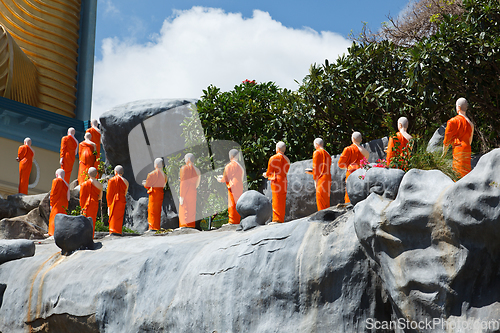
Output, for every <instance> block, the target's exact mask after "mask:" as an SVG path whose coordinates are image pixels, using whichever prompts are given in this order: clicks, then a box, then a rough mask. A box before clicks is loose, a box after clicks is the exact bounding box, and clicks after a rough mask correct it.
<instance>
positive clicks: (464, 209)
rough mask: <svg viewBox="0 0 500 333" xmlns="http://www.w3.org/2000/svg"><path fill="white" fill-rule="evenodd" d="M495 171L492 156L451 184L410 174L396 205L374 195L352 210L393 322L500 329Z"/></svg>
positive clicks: (497, 155) (499, 178)
mask: <svg viewBox="0 0 500 333" xmlns="http://www.w3.org/2000/svg"><path fill="white" fill-rule="evenodd" d="M499 165H500V149H496V150H494V151H492V152H490V153H488V154H486V155H484V156H483V157H482V158H481V160H480V161H479V163H478V165H477V167H476V168H475V169H474V170H473V171H472V172H471V173H469V174H468V175H467V176H465V177H464V178H462V179H461V180H460V181H458V182H456V183H454V182H453V181H452V180H451V179H449V178H448V177H447V176H445V175H444V174H443V173H441V172H440V171H421V170H410V171H409V172H408V173H407V174H406V175H405V176H404V177H403V180H402V182H401V185H400V188H399V192H398V195H397V197H396V199H395V200H388V199H386V198H383V197H381V196H379V195H376V194H374V193H372V194H371V195H370V196H369V197H368V198H367V199H366V200H364V201H361V202H360V203H358V204H357V205H356V206H355V207H354V211H355V219H354V222H355V229H356V234H357V235H358V237H359V239H360V240H361V243H362V244H363V246H364V247H365V249H366V251H367V253H368V255H369V257H370V258H371V260H373V261H374V262H376V265H377V266H378V268H377V271H378V274H379V276H380V278H381V280H382V282H383V289H384V290H386V291H387V293H388V295H389V297H390V299H391V302H392V304H393V307H394V309H395V311H396V313H397V314H398V317H402V318H404V319H408V320H410V321H415V322H421V321H426V320H427V321H432V320H433V319H434V318H438V319H439V318H442V319H446V323H447V325H448V324H449V325H452V324H455V325H456V324H457V323H458V325H462V326H460V327H463V325H467V323H468V321H471V320H472V321H473V320H478V321H484V322H489V321H492V320H496V321H497V322H496V324H499V322H498V319H499V318H498V313H500V303H499V300H500V282H499V281H500V271H499V269H498V268H499V267H500V259H499V258H500V256H499V254H500V253H499V251H500V245H499V243H498V241H497V240H498V238H499V237H500V229H499V228H498V225H499V223H500V204H499V201H500V185H497V184H500V174H499V173H498V170H499V169H498V166H499ZM496 324H495V325H496ZM443 326H444V327H445V328H446V325H442V326H439V327H434V330H422V331H425V332H430V331H432V332H444V331H446V329H443V328H442V327H443ZM498 330H499V328H498V327H497V329H496V330H493V329H491V330H483V331H488V332H493V331H495V332H497V331H498ZM448 331H449V330H448ZM454 331H456V330H454ZM462 331H463V332H472V331H474V332H480V331H481V330H471V329H465V330H462ZM483 331H481V332H483Z"/></svg>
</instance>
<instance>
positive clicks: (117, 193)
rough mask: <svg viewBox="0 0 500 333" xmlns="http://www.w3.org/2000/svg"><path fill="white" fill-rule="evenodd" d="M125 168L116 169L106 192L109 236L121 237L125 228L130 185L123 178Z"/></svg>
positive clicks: (118, 166)
mask: <svg viewBox="0 0 500 333" xmlns="http://www.w3.org/2000/svg"><path fill="white" fill-rule="evenodd" d="M123 172H124V170H123V167H122V166H121V165H117V166H116V167H115V176H114V177H112V178H110V179H109V180H108V188H107V190H106V201H107V203H108V216H109V234H110V235H111V234H115V235H121V234H122V228H123V216H124V215H125V206H126V204H127V200H126V195H127V191H128V186H129V183H128V181H127V180H126V179H125V178H123Z"/></svg>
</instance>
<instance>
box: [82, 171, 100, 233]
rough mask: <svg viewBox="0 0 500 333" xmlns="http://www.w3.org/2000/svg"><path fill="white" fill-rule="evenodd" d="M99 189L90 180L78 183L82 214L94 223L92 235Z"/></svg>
mask: <svg viewBox="0 0 500 333" xmlns="http://www.w3.org/2000/svg"><path fill="white" fill-rule="evenodd" d="M100 194H101V189H99V188H97V187H95V186H94V185H93V184H92V180H91V179H89V180H86V181H84V182H83V184H81V185H80V207H82V215H83V216H86V217H90V218H92V223H93V225H94V227H93V230H92V235H94V231H95V221H96V219H97V211H98V210H99V195H100Z"/></svg>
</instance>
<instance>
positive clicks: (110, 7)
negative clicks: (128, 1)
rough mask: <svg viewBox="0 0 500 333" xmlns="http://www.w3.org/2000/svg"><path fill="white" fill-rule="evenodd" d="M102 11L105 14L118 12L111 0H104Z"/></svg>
mask: <svg viewBox="0 0 500 333" xmlns="http://www.w3.org/2000/svg"><path fill="white" fill-rule="evenodd" d="M103 4H104V6H105V7H104V13H105V14H114V15H118V14H120V10H119V9H118V8H117V7H116V6H115V4H114V3H113V2H112V1H111V0H104V3H103Z"/></svg>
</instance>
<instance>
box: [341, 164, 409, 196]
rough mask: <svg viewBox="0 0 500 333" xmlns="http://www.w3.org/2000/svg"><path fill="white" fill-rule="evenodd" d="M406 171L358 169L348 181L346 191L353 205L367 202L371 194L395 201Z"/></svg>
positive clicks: (376, 168) (375, 168) (373, 168)
mask: <svg viewBox="0 0 500 333" xmlns="http://www.w3.org/2000/svg"><path fill="white" fill-rule="evenodd" d="M404 174H405V173H404V171H403V170H399V169H387V168H378V167H372V168H370V169H368V170H365V169H358V170H356V171H354V172H353V173H352V174H351V175H350V176H349V178H348V179H347V183H346V189H347V194H348V195H349V199H350V200H351V204H352V205H356V204H357V203H358V202H360V201H362V200H365V199H366V198H367V197H368V195H369V194H370V193H376V194H378V195H381V196H382V197H384V198H387V199H391V200H394V199H395V198H396V195H397V194H398V189H399V184H400V183H401V180H402V179H403V176H404Z"/></svg>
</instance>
